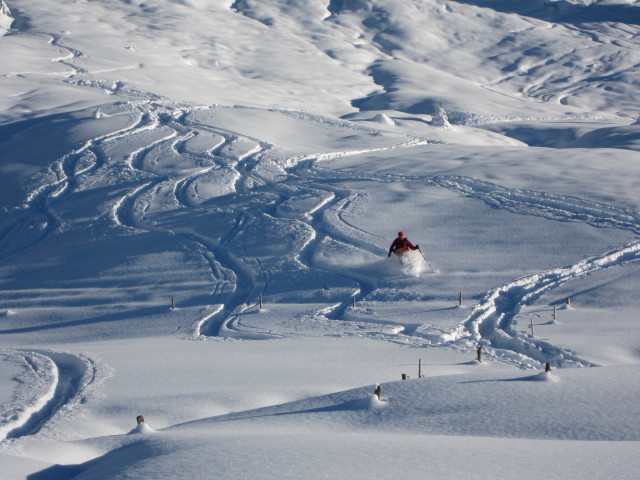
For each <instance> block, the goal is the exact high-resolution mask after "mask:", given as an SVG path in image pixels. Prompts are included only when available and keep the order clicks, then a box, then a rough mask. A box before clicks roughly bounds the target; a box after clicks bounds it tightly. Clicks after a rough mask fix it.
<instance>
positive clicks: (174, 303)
mask: <svg viewBox="0 0 640 480" xmlns="http://www.w3.org/2000/svg"><path fill="white" fill-rule="evenodd" d="M175 309H176V301H175V300H174V299H173V298H172V299H171V310H175Z"/></svg>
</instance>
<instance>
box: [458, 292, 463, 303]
mask: <svg viewBox="0 0 640 480" xmlns="http://www.w3.org/2000/svg"><path fill="white" fill-rule="evenodd" d="M458 305H460V306H462V292H460V293H459V294H458Z"/></svg>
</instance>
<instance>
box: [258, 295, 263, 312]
mask: <svg viewBox="0 0 640 480" xmlns="http://www.w3.org/2000/svg"><path fill="white" fill-rule="evenodd" d="M258 303H259V304H260V310H262V294H260V298H259V300H258Z"/></svg>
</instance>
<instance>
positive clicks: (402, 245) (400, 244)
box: [387, 232, 420, 257]
mask: <svg viewBox="0 0 640 480" xmlns="http://www.w3.org/2000/svg"><path fill="white" fill-rule="evenodd" d="M409 249H411V250H420V245H414V244H413V243H411V240H409V239H408V238H407V237H405V236H404V232H398V238H396V239H395V240H394V241H393V243H392V244H391V246H390V247H389V255H387V256H388V257H390V256H391V254H392V253H395V254H396V255H404V254H405V253H407V252H408V251H409Z"/></svg>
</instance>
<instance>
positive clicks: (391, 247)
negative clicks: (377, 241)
mask: <svg viewBox="0 0 640 480" xmlns="http://www.w3.org/2000/svg"><path fill="white" fill-rule="evenodd" d="M396 243H398V240H397V239H396V240H394V241H393V242H392V243H391V246H390V247H389V255H387V257H390V256H391V253H392V252H393V250H395V248H396Z"/></svg>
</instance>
